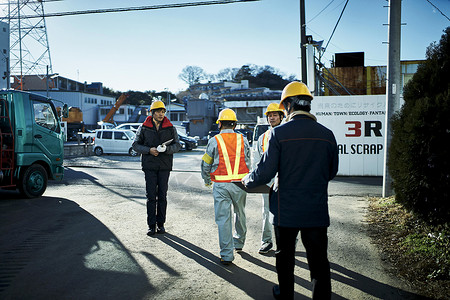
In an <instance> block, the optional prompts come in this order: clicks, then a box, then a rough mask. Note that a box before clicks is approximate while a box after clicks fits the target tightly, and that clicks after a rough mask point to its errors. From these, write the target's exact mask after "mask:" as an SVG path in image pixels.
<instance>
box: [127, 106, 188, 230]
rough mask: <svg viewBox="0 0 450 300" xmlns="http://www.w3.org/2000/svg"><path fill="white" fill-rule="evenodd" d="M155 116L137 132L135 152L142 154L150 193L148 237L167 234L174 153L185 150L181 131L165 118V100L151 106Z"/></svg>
mask: <svg viewBox="0 0 450 300" xmlns="http://www.w3.org/2000/svg"><path fill="white" fill-rule="evenodd" d="M150 110H151V116H148V117H147V119H146V120H145V122H144V123H143V124H142V125H141V126H140V127H139V129H138V130H137V132H136V138H135V140H134V142H133V149H134V151H136V152H138V153H141V163H142V170H143V171H144V174H145V187H146V193H147V225H148V231H147V235H149V236H151V235H154V234H155V233H156V232H157V233H164V232H165V228H164V223H165V222H166V209H167V189H168V187H169V175H170V171H171V170H172V164H173V153H175V152H178V151H179V150H180V148H181V145H180V141H179V139H178V134H177V130H176V129H175V127H173V125H172V123H171V122H170V121H169V119H168V118H167V117H166V116H165V113H166V108H165V106H164V103H163V102H162V101H159V100H158V101H154V102H153V103H152V105H151V106H150Z"/></svg>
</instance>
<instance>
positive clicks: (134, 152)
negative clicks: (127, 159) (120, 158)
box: [128, 148, 138, 156]
mask: <svg viewBox="0 0 450 300" xmlns="http://www.w3.org/2000/svg"><path fill="white" fill-rule="evenodd" d="M128 154H130V155H131V156H136V155H138V153H137V152H136V151H134V149H133V148H130V150H128Z"/></svg>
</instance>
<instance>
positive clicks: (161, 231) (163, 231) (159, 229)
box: [156, 225, 166, 234]
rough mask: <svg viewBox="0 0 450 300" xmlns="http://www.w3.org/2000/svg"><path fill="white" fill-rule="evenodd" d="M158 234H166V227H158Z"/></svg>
mask: <svg viewBox="0 0 450 300" xmlns="http://www.w3.org/2000/svg"><path fill="white" fill-rule="evenodd" d="M156 233H161V234H162V233H166V229H165V228H164V225H161V226H160V225H158V227H157V228H156Z"/></svg>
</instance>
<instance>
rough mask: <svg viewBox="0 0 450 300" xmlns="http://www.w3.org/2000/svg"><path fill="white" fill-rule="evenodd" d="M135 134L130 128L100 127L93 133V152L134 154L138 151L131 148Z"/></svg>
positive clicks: (100, 153)
mask: <svg viewBox="0 0 450 300" xmlns="http://www.w3.org/2000/svg"><path fill="white" fill-rule="evenodd" d="M135 136H136V134H135V133H134V132H133V131H131V130H119V129H100V130H97V132H96V135H95V145H94V153H95V155H102V154H103V153H118V154H129V155H131V156H136V155H137V154H138V153H137V152H136V151H134V150H133V148H132V145H133V142H134V138H135Z"/></svg>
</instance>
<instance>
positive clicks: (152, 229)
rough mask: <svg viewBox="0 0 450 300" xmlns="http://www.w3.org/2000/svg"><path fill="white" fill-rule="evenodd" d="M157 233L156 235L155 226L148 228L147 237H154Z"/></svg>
mask: <svg viewBox="0 0 450 300" xmlns="http://www.w3.org/2000/svg"><path fill="white" fill-rule="evenodd" d="M155 233H156V230H155V226H150V227H149V228H148V231H147V235H148V236H152V235H155Z"/></svg>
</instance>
